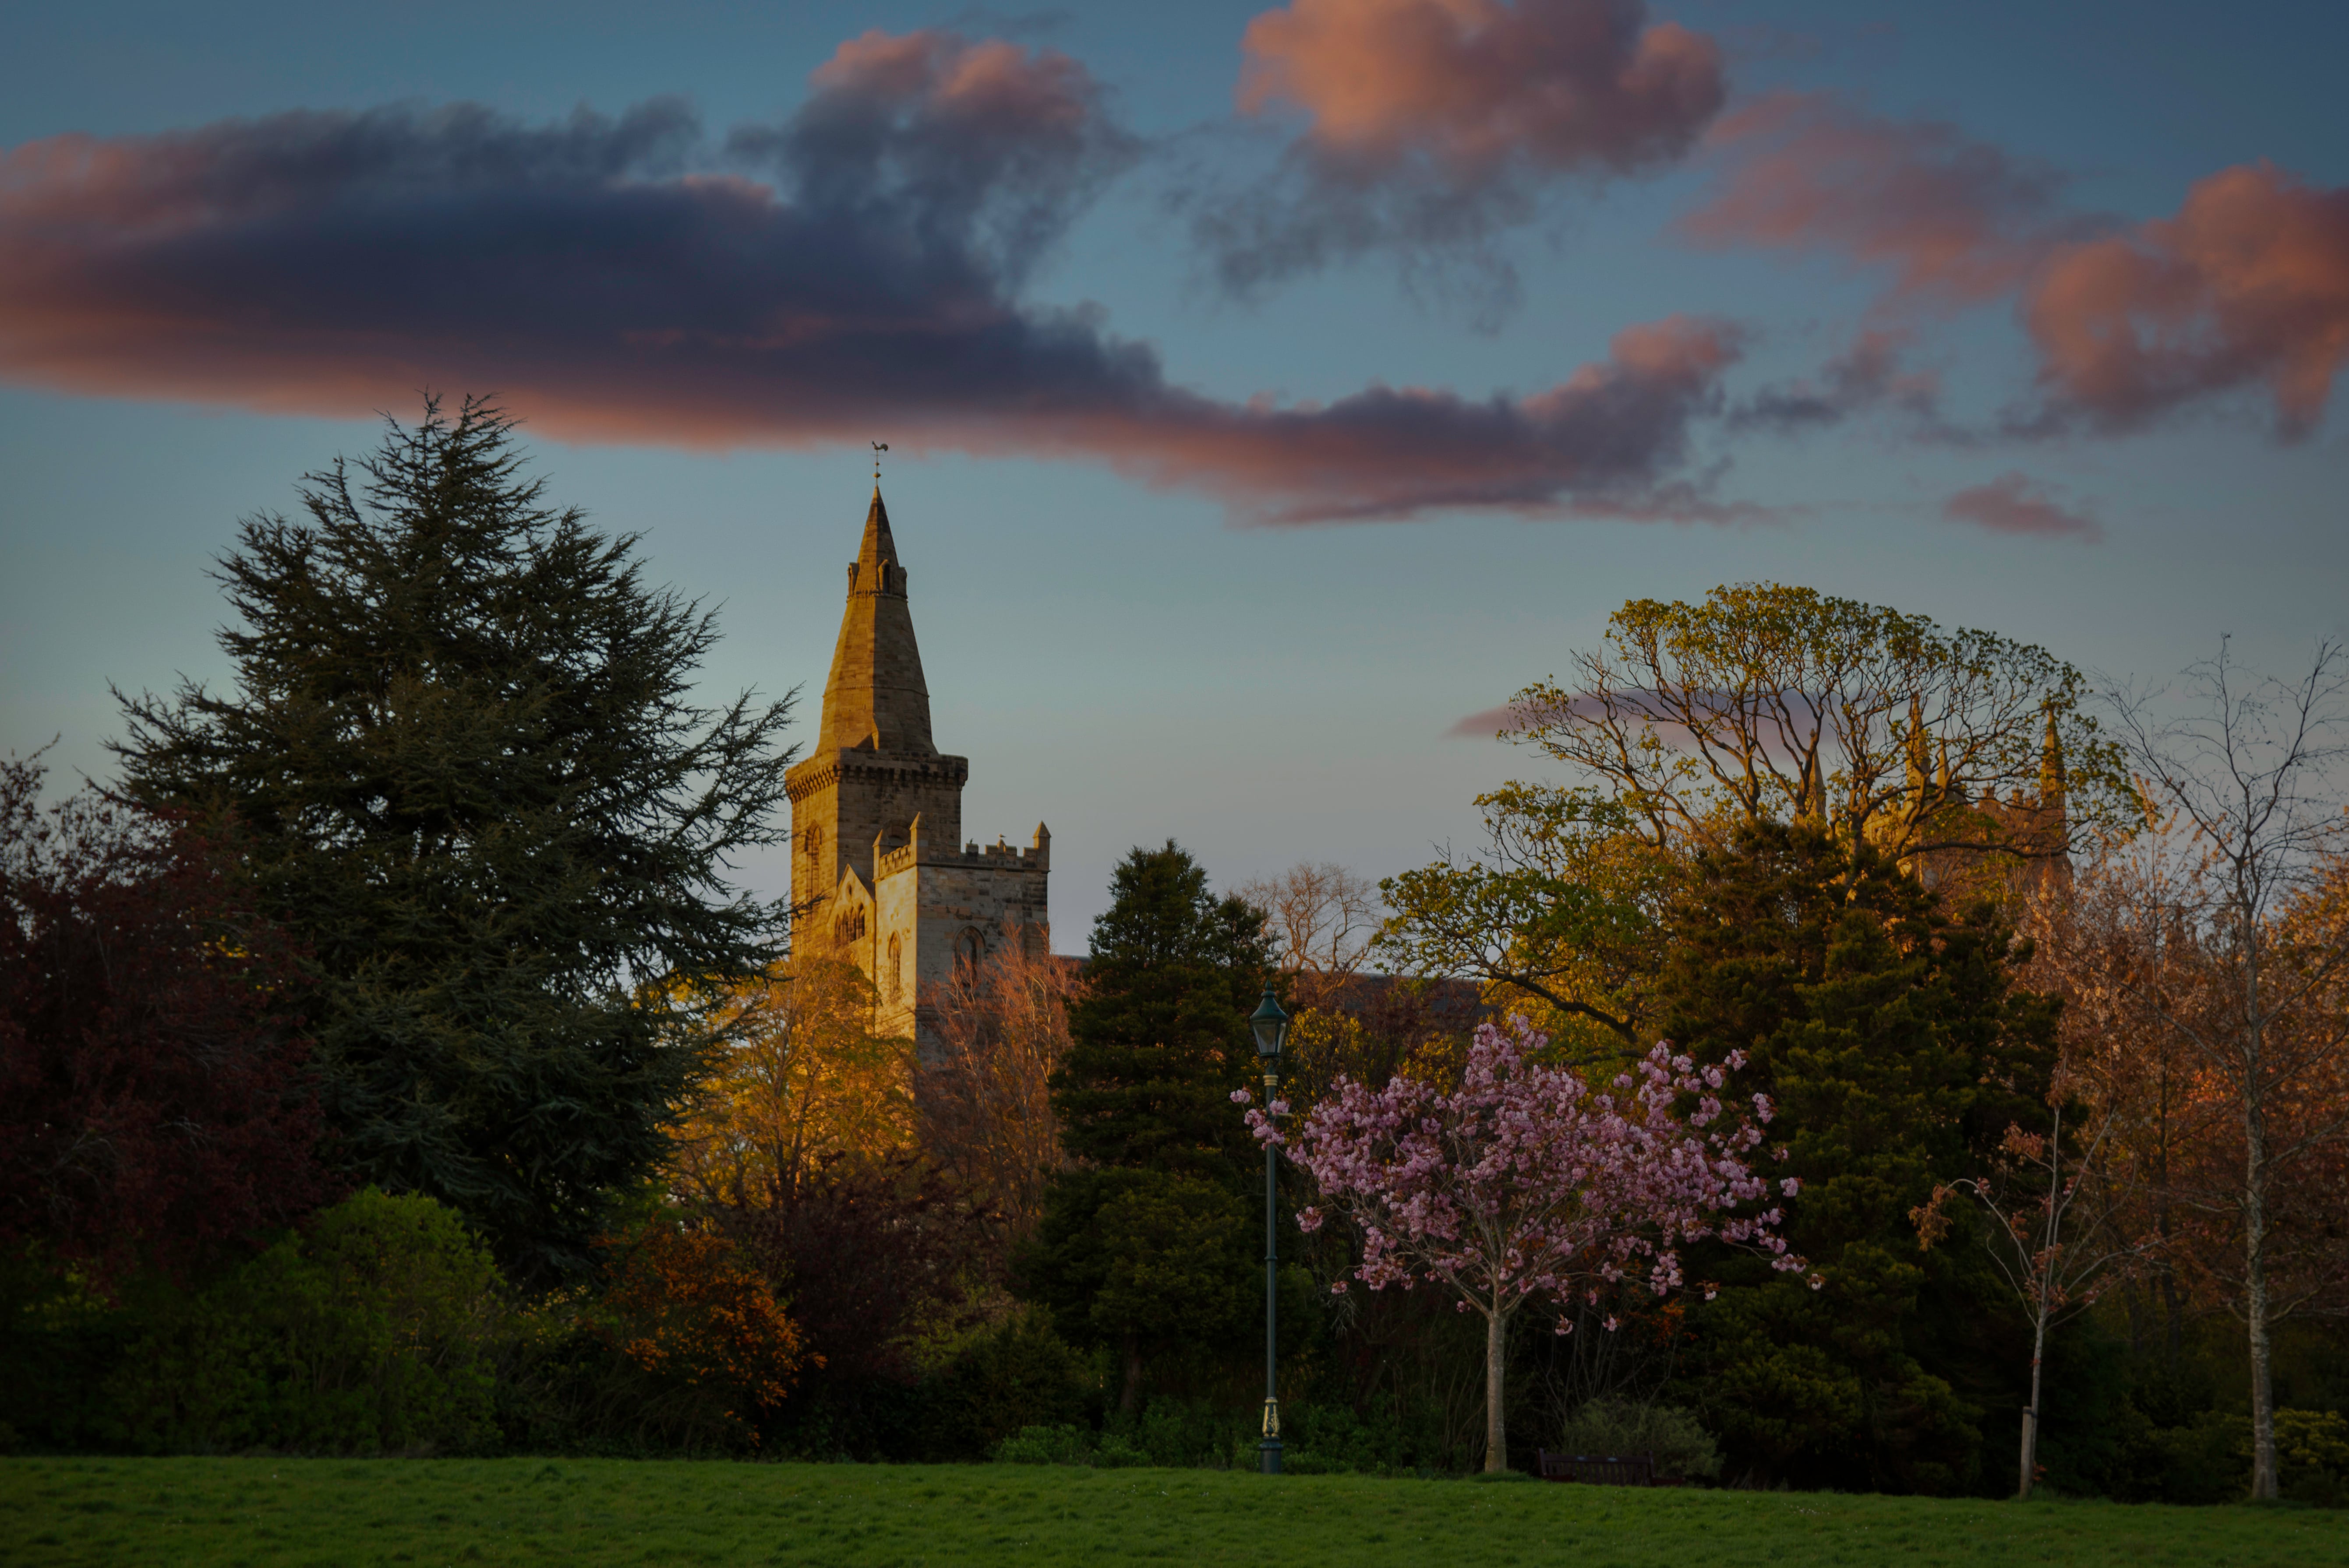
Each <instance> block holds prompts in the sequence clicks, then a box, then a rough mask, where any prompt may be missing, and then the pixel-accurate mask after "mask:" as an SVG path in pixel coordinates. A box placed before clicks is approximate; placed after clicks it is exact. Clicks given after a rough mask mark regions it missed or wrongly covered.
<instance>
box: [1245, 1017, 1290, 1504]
mask: <svg viewBox="0 0 2349 1568" xmlns="http://www.w3.org/2000/svg"><path fill="white" fill-rule="evenodd" d="M1248 1027H1249V1028H1251V1029H1253V1030H1255V1031H1256V1055H1257V1061H1258V1062H1260V1063H1262V1064H1263V1067H1264V1113H1265V1115H1266V1116H1268V1117H1269V1116H1270V1115H1271V1114H1272V1097H1273V1095H1274V1093H1275V1092H1276V1091H1277V1090H1278V1087H1279V1084H1280V1047H1281V1046H1282V1044H1283V1043H1284V1042H1286V1041H1287V1040H1288V1014H1286V1013H1284V1012H1282V1011H1281V1010H1280V1004H1279V1003H1278V1002H1277V1001H1275V1000H1274V999H1273V995H1272V987H1271V986H1269V985H1268V986H1266V987H1265V988H1264V1000H1263V1001H1261V1002H1259V1003H1257V1009H1256V1011H1255V1012H1253V1013H1251V1014H1249V1015H1248ZM1273 1159H1274V1156H1273V1148H1272V1145H1271V1144H1269V1143H1268V1144H1266V1145H1265V1146H1264V1441H1262V1442H1260V1443H1258V1444H1257V1455H1258V1456H1259V1458H1260V1459H1261V1460H1262V1462H1263V1467H1264V1473H1265V1474H1267V1475H1278V1474H1279V1473H1280V1400H1279V1399H1278V1398H1277V1397H1276V1389H1275V1387H1274V1383H1273V1372H1274V1367H1275V1361H1274V1346H1275V1343H1276V1341H1275V1338H1274V1333H1275V1330H1276V1327H1277V1323H1276V1319H1275V1311H1276V1308H1277V1306H1278V1303H1279V1300H1280V1296H1279V1289H1280V1281H1279V1279H1278V1275H1277V1271H1276V1265H1277V1264H1278V1259H1279V1255H1280V1253H1279V1246H1278V1243H1277V1241H1276V1239H1275V1234H1274V1231H1273V1192H1274V1186H1273Z"/></svg>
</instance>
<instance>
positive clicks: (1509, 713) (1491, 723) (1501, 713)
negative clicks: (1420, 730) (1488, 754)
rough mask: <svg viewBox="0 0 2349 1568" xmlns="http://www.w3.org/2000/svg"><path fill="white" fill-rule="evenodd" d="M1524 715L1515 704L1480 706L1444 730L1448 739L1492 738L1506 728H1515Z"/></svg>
mask: <svg viewBox="0 0 2349 1568" xmlns="http://www.w3.org/2000/svg"><path fill="white" fill-rule="evenodd" d="M1521 717H1522V716H1521V715H1520V714H1519V713H1518V712H1517V709H1516V706H1515V705H1514V704H1510V703H1503V704H1502V705H1501V706H1500V707H1486V708H1479V709H1478V710H1477V711H1476V712H1475V713H1472V714H1469V715H1468V716H1466V717H1464V718H1459V719H1455V720H1454V721H1453V724H1452V727H1450V728H1449V729H1446V730H1445V731H1444V738H1445V739H1447V740H1490V739H1492V738H1494V737H1495V736H1497V735H1499V734H1501V733H1502V732H1503V731H1504V730H1509V729H1515V728H1516V727H1517V725H1518V723H1519V722H1520V720H1521Z"/></svg>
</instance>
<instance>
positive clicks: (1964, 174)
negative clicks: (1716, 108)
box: [1681, 94, 2061, 304]
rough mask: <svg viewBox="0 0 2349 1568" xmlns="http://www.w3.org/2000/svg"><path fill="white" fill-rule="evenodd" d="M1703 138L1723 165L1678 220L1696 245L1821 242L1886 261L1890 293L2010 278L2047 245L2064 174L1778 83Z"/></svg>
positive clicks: (1995, 289) (1946, 296) (1873, 261)
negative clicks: (1788, 90)
mask: <svg viewBox="0 0 2349 1568" xmlns="http://www.w3.org/2000/svg"><path fill="white" fill-rule="evenodd" d="M1707 139H1708V141H1709V142H1710V143H1711V144H1712V145H1713V147H1715V148H1716V149H1718V150H1720V151H1721V153H1722V155H1723V158H1724V159H1725V160H1726V169H1725V172H1724V173H1723V177H1722V178H1721V179H1720V181H1718V182H1717V183H1716V185H1715V186H1714V188H1713V191H1712V193H1711V195H1710V197H1709V198H1708V199H1707V201H1705V203H1704V204H1703V205H1702V206H1701V207H1700V208H1698V209H1697V210H1696V211H1693V212H1692V213H1690V214H1689V215H1688V216H1687V217H1686V218H1684V219H1683V220H1682V224H1681V228H1682V232H1683V233H1684V234H1685V235H1686V236H1688V237H1689V238H1691V239H1692V240H1694V241H1695V242H1698V243H1699V244H1702V245H1707V246H1713V247H1728V246H1758V247H1762V248H1764V249H1776V250H1789V251H1824V252H1828V253H1835V254H1838V255H1842V256H1846V257H1847V258H1849V259H1850V260H1852V261H1854V262H1857V263H1860V264H1862V265H1866V266H1880V267H1884V268H1887V269H1889V270H1890V272H1891V273H1892V274H1893V283H1892V287H1893V291H1894V293H1895V294H1896V295H1899V296H1905V297H1909V298H1912V299H1920V300H1931V301H1936V302H1939V303H1942V304H1976V303H1979V302H1981V301H1982V300H1986V299H1991V298H1994V297H1997V296H1999V295H2001V294H2006V293H2007V292H2009V291H2011V290H2012V289H2013V288H2014V287H2015V286H2016V284H2019V283H2020V282H2021V281H2022V279H2023V277H2024V275H2025V274H2026V273H2028V272H2029V271H2030V269H2031V267H2032V266H2033V263H2035V262H2036V260H2037V259H2038V257H2039V256H2040V255H2041V254H2042V253H2044V250H2045V249H2046V246H2047V244H2048V243H2049V241H2048V238H2047V233H2046V230H2047V224H2048V222H2049V219H2050V216H2051V210H2052V202H2053V199H2054V195H2055V193H2056V191H2057V189H2058V188H2059V186H2060V184H2061V181H2060V180H2059V178H2058V177H2057V176H2056V175H2055V174H2054V172H2053V171H2051V170H2047V169H2044V168H2043V167H2040V166H2037V165H2034V164H2031V163H2027V162H2025V161H2023V160H2018V159H2016V158H2014V157H2013V156H2012V155H2011V154H2008V153H2006V152H2003V151H2002V150H1999V149H1997V148H1995V147H1992V146H1990V145H1988V144H1987V143H1984V142H1980V141H1975V140H1973V139H1970V138H1968V137H1966V136H1964V135H1963V134H1961V132H1959V131H1958V130H1956V129H1953V128H1951V127H1950V126H1946V125H1938V124H1932V123H1902V122H1899V121H1894V120H1889V119H1881V118H1878V117H1877V116H1873V115H1869V114H1866V113H1864V112H1862V111H1860V110H1858V109H1857V108H1853V107H1851V106H1850V105H1848V104H1846V103H1843V102H1841V101H1840V100H1837V99H1836V98H1829V97H1827V96H1826V95H1823V94H1780V95H1776V96H1774V97H1771V98H1763V99H1760V100H1759V101H1757V102H1755V103H1754V104H1752V105H1750V106H1748V107H1746V108H1743V109H1741V110H1739V111H1738V112H1736V113H1734V114H1733V115H1730V116H1728V117H1727V118H1725V119H1723V120H1722V121H1721V123H1720V124H1718V125H1717V126H1715V127H1714V128H1713V131H1712V132H1711V134H1710V135H1709V137H1708V138H1707Z"/></svg>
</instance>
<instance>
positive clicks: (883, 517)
mask: <svg viewBox="0 0 2349 1568" xmlns="http://www.w3.org/2000/svg"><path fill="white" fill-rule="evenodd" d="M818 744H819V747H820V748H821V749H822V750H825V751H831V750H833V749H839V750H845V751H858V750H863V751H875V752H886V753H889V754H892V755H895V756H903V757H935V756H936V755H937V748H936V746H935V745H933V744H932V743H931V740H930V688H929V686H928V685H927V684H926V682H925V681H924V680H923V678H922V654H921V649H920V648H919V647H918V646H917V645H916V643H915V641H914V616H913V612H912V611H911V609H909V608H908V606H907V603H906V599H905V567H903V566H902V565H900V564H898V561H897V542H896V540H895V538H894V537H892V536H891V534H890V532H889V509H888V508H887V507H886V506H885V505H884V504H883V502H882V500H881V487H880V486H879V485H877V484H876V485H874V487H873V505H872V508H871V510H869V511H866V513H865V514H864V542H863V543H862V544H861V545H859V547H858V549H857V552H856V559H855V561H854V562H852V563H851V564H850V566H849V568H848V607H847V609H846V610H845V611H844V612H843V614H842V615H841V618H840V640H839V642H838V643H836V644H835V645H833V653H832V675H831V676H830V678H829V679H827V680H826V681H825V682H824V686H823V738H822V740H821V741H820V742H819V743H818Z"/></svg>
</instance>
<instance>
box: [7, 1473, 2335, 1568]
mask: <svg viewBox="0 0 2349 1568" xmlns="http://www.w3.org/2000/svg"><path fill="white" fill-rule="evenodd" d="M0 1520H5V1525H0V1560H5V1562H7V1563H11V1564H22V1565H25V1568H33V1565H35V1564H52V1563H106V1564H117V1563H169V1564H171V1565H172V1568H196V1565H199V1564H214V1563H218V1564H223V1565H225V1564H232V1563H237V1564H252V1565H254V1568H260V1565H263V1564H276V1563H332V1564H337V1565H339V1564H346V1563H351V1564H359V1563H367V1564H371V1563H539V1562H546V1563H563V1564H564V1565H565V1568H586V1565H588V1564H595V1563H807V1564H831V1563H839V1564H859V1565H861V1564H874V1565H879V1564H891V1563H896V1564H907V1565H911V1564H917V1563H940V1564H943V1563H957V1564H959V1563H1021V1564H1038V1563H1076V1562H1084V1563H1118V1562H1146V1561H1163V1562H1170V1563H1278V1564H1280V1565H1281V1568H1319V1565H1322V1564H1345V1565H1347V1568H1367V1565H1371V1564H1379V1563H1410V1564H1413V1565H1418V1564H1434V1563H1462V1564H1475V1568H1505V1565H1507V1564H1518V1563H1524V1564H1531V1563H1572V1564H1575V1568H1603V1565H1606V1564H1616V1563H1620V1564H1626V1565H1631V1564H1648V1563H1658V1564H1662V1563H1671V1564H1675V1565H1676V1568H1685V1565H1687V1564H1691V1563H1702V1564H1704V1565H1705V1568H1731V1565H1735V1564H1744V1563H1757V1564H1758V1563H1776V1564H1806V1565H1807V1564H1813V1563H1823V1564H1835V1563H1851V1564H1855V1565H1857V1564H1876V1563H1901V1564H1932V1563H1951V1564H1973V1563H1983V1564H1988V1563H1998V1564H2002V1565H2005V1568H2014V1565H2017V1564H2036V1563H2127V1564H2131V1565H2134V1568H2150V1565H2153V1564H2161V1563H2190V1564H2196V1565H2198V1568H2216V1565H2218V1564H2242V1565H2246V1568H2250V1565H2256V1568H2293V1565H2297V1564H2302V1563H2307V1564H2320V1563H2321V1564H2325V1565H2327V1568H2338V1565H2340V1564H2344V1563H2349V1514H2342V1513H2333V1512H2321V1511H2312V1510H2305V1509H2295V1508H2251V1507H2244V1506H2238V1507H2225V1508H2203V1509H2188V1508H2168V1507H2159V1506H2151V1505H2147V1506H2137V1507H2132V1506H2127V1505H2123V1504H2116V1503H2106V1502H2070V1501H2039V1502H2033V1503H2029V1504H2013V1503H2001V1502H1982V1501H1944V1500H1939V1499H1928V1498H1894V1497H1862V1496H1845V1495H1839V1494H1829V1493H1803V1492H1733V1491H1624V1490H1619V1489H1616V1488H1611V1487H1586V1486H1551V1485H1543V1484H1541V1483H1538V1482H1531V1481H1527V1482H1524V1483H1523V1484H1501V1485H1495V1484H1488V1483H1483V1482H1476V1481H1463V1480H1377V1479H1372V1478H1370V1477H1363V1476H1288V1477H1282V1478H1279V1479H1277V1480H1276V1479H1272V1478H1268V1477H1263V1476H1257V1475H1250V1474H1235V1473H1227V1472H1219V1471H1213V1470H1081V1469H1073V1468H1061V1467H1041V1466H1039V1467H1030V1466H1010V1465H929V1466H924V1465H904V1466H858V1465H753V1464H723V1463H691V1462H684V1461H670V1462H662V1461H632V1460H526V1459H502V1460H276V1459H266V1458H259V1459H255V1458H245V1459H171V1460H91V1459H54V1460H53V1459H13V1460H0Z"/></svg>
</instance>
